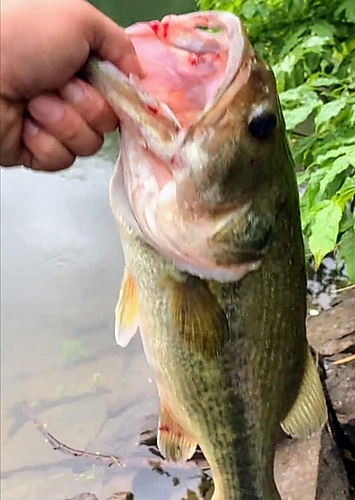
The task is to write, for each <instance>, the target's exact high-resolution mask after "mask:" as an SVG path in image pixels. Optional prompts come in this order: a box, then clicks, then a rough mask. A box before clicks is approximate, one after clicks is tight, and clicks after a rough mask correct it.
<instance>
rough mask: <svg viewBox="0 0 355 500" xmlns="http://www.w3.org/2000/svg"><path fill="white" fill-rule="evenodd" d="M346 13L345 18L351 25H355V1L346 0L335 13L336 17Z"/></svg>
mask: <svg viewBox="0 0 355 500" xmlns="http://www.w3.org/2000/svg"><path fill="white" fill-rule="evenodd" d="M341 12H345V17H346V19H347V21H349V23H355V2H354V0H345V2H342V4H341V5H340V7H339V8H338V9H337V10H336V11H335V15H339V14H340V13H341Z"/></svg>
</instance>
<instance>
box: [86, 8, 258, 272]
mask: <svg viewBox="0 0 355 500" xmlns="http://www.w3.org/2000/svg"><path fill="white" fill-rule="evenodd" d="M126 32H127V34H128V35H129V36H130V38H131V40H132V43H133V45H134V47H135V50H136V52H137V54H138V57H139V59H140V61H141V64H142V66H143V69H144V70H145V73H146V75H145V77H144V78H143V79H142V80H139V79H138V78H137V77H135V76H134V75H130V76H129V77H127V76H126V75H124V74H123V73H122V72H121V71H119V70H118V69H117V68H116V67H115V66H113V65H112V64H110V63H108V62H106V61H97V60H91V61H90V62H89V64H88V74H89V79H90V81H91V82H92V84H93V85H94V86H95V87H96V88H97V89H98V90H99V91H100V92H101V93H102V94H103V95H104V96H105V97H106V99H107V100H108V102H109V103H110V104H111V106H112V107H113V109H114V110H115V111H116V113H117V115H118V117H119V118H120V121H121V150H120V156H119V160H118V163H117V166H116V170H115V173H114V175H113V177H112V179H111V189H110V193H111V194H110V198H111V207H112V209H113V212H114V213H115V214H116V217H117V220H118V221H119V222H122V220H124V221H125V222H126V223H127V224H128V225H129V226H130V227H131V228H132V229H134V231H135V232H136V233H137V234H139V235H141V236H142V237H143V238H144V239H145V240H146V241H147V242H148V243H149V244H150V245H151V246H153V247H154V248H156V249H157V250H158V251H159V252H160V253H161V254H162V255H164V256H165V257H166V258H167V259H169V260H172V261H173V262H174V263H175V264H176V265H177V266H178V268H179V269H180V270H183V271H188V272H190V273H192V274H195V275H197V276H200V277H204V278H212V279H218V280H220V281H232V280H235V279H240V278H241V277H242V276H243V275H244V274H245V273H246V272H248V271H249V270H254V269H256V268H257V266H258V265H259V258H260V257H259V255H258V256H256V261H255V262H250V259H248V262H244V259H243V258H242V261H240V260H238V258H237V252H236V251H235V250H234V249H232V253H233V255H235V256H236V257H235V258H233V259H232V261H228V262H227V260H228V259H227V258H226V257H225V255H226V249H225V243H224V240H223V241H219V240H218V241H217V240H216V234H217V233H218V234H219V233H220V232H221V231H222V232H223V228H225V227H226V226H228V227H229V226H230V227H231V228H232V230H233V231H235V227H236V226H239V227H242V226H243V227H244V225H245V220H246V217H247V214H248V211H249V208H250V203H249V201H246V202H245V203H244V202H243V204H242V205H241V206H239V205H235V204H229V205H228V207H225V210H221V211H220V212H219V214H217V213H215V215H212V216H211V211H210V210H205V208H204V207H205V204H204V203H202V204H201V203H200V201H201V200H200V199H199V196H200V194H199V192H198V189H196V185H195V184H194V181H192V180H191V179H192V174H193V172H192V171H193V170H195V172H196V171H199V172H202V171H205V172H208V171H209V169H210V163H211V158H212V157H213V155H214V154H215V151H216V150H217V151H218V147H219V144H223V143H224V142H225V143H227V142H228V141H230V138H231V133H232V129H233V127H234V122H235V116H234V113H235V108H236V106H238V104H236V103H235V96H236V94H237V93H238V91H239V89H240V88H241V87H242V86H243V85H244V84H245V83H246V82H247V81H248V78H249V75H250V71H251V65H252V62H253V58H254V52H253V49H252V48H251V46H250V44H249V42H248V39H247V36H246V34H245V31H244V29H243V27H242V25H241V23H240V20H239V19H238V18H237V17H236V16H234V15H232V14H230V13H227V12H203V13H193V14H187V15H182V16H175V15H170V16H166V17H165V18H163V19H162V20H161V21H152V22H149V23H137V24H134V25H132V26H130V27H129V28H127V30H126ZM231 110H233V111H231ZM198 207H199V209H198ZM222 208H223V207H222ZM227 208H228V209H227ZM228 238H229V236H228ZM228 238H227V239H228ZM226 241H227V240H226ZM228 241H229V240H228ZM226 244H227V245H228V244H229V243H226ZM232 245H233V242H232Z"/></svg>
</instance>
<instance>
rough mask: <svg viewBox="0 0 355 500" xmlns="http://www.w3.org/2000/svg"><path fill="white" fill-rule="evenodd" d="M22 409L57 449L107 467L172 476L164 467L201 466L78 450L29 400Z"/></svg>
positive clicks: (47, 440) (193, 467)
mask: <svg viewBox="0 0 355 500" xmlns="http://www.w3.org/2000/svg"><path fill="white" fill-rule="evenodd" d="M21 410H22V412H23V413H24V415H25V416H26V417H27V418H28V419H29V420H31V421H32V422H33V423H34V426H35V427H36V429H38V430H39V432H40V433H41V434H42V436H43V437H44V439H45V440H46V442H48V443H49V444H50V445H51V446H52V447H53V449H54V450H55V451H60V452H62V453H64V454H66V455H69V456H71V457H81V458H85V459H89V460H95V461H98V462H100V463H101V464H102V465H106V466H107V467H111V466H112V465H117V466H118V467H134V468H142V467H143V468H146V467H150V468H151V469H152V470H153V471H155V472H158V473H159V474H166V475H168V476H170V475H171V474H170V473H169V472H166V471H165V470H164V467H170V468H174V469H185V470H186V469H195V468H198V467H199V460H192V461H191V462H187V463H185V464H184V463H172V462H168V461H167V460H164V459H159V460H153V459H151V458H146V457H141V458H139V457H137V458H136V457H132V458H128V459H122V458H120V457H118V456H117V455H111V454H106V453H99V452H90V451H84V450H77V449H76V448H72V447H71V446H67V445H66V444H64V443H62V442H61V441H59V439H57V438H55V437H54V436H53V434H51V433H50V432H49V431H48V430H47V427H46V425H45V424H42V423H41V422H40V421H39V420H38V419H37V417H36V416H35V414H34V412H33V410H32V408H31V406H30V405H29V403H28V402H24V403H22V405H21ZM205 464H206V462H204V465H205ZM201 465H202V464H201ZM200 468H201V466H200Z"/></svg>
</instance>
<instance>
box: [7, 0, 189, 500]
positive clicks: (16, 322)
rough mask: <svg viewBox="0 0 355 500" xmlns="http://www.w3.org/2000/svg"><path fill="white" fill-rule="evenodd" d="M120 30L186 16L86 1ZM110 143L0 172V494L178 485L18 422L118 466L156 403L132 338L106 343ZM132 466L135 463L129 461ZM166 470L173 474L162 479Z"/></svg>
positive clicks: (147, 498) (184, 484)
mask: <svg viewBox="0 0 355 500" xmlns="http://www.w3.org/2000/svg"><path fill="white" fill-rule="evenodd" d="M94 3H95V4H96V5H98V6H99V7H100V8H101V9H102V10H103V11H104V12H106V13H107V14H108V15H110V16H111V17H112V18H113V19H115V20H116V21H117V22H119V23H120V24H123V25H128V24H130V23H132V22H135V21H138V20H147V19H154V18H160V17H162V15H164V14H166V13H169V12H175V13H179V12H187V11H189V10H191V9H192V8H193V7H194V4H193V2H190V1H180V0H179V1H177V0H175V1H174V0H171V1H170V2H162V3H161V2H153V1H151V0H150V1H146V0H144V1H143V0H130V2H125V1H121V2H113V1H112V0H102V1H101V2H98V1H97V2H94ZM117 150H118V148H117V141H116V138H115V137H114V136H112V137H110V138H109V139H108V140H107V141H106V143H105V146H104V148H103V150H102V151H101V152H100V154H98V155H96V156H94V157H91V158H88V159H80V160H78V161H77V162H76V163H75V165H74V167H73V168H72V169H70V170H69V171H66V172H60V173H55V174H53V173H50V174H46V173H37V172H31V171H27V170H24V169H3V170H2V171H1V241H2V254H1V334H2V341H1V384H2V387H1V393H2V404H1V418H2V429H1V447H2V461H1V462H2V463H1V498H2V500H18V499H19V498H26V500H64V499H65V498H69V497H71V496H74V495H77V494H79V493H82V492H84V491H89V492H91V493H95V494H96V495H97V496H98V498H99V499H100V500H101V499H105V498H106V497H107V496H109V495H111V494H112V493H113V492H115V491H125V490H134V493H135V500H153V499H154V500H168V499H169V500H170V499H171V500H180V499H181V498H183V497H184V496H186V491H187V488H188V487H189V486H190V487H194V486H195V484H196V472H195V471H187V472H181V471H180V473H179V478H180V482H179V484H177V485H176V486H174V485H173V482H172V478H171V477H167V476H166V475H159V474H157V473H156V472H152V471H150V470H149V468H147V467H138V468H131V467H130V468H125V469H120V468H118V467H111V468H110V469H108V468H107V467H105V466H102V465H100V464H93V462H90V461H86V460H83V459H76V458H71V457H68V456H66V455H63V454H61V453H60V452H57V451H54V450H53V449H52V448H51V446H50V445H49V444H48V443H46V442H45V441H44V439H43V438H42V436H41V435H40V433H39V432H38V431H37V429H36V428H35V427H34V425H33V424H32V423H31V422H30V421H29V420H28V418H26V416H24V414H23V412H22V409H21V406H20V404H21V403H22V402H23V401H29V402H30V403H31V404H32V405H33V410H34V412H35V414H36V415H37V416H38V417H39V418H40V419H41V420H42V421H43V422H45V423H47V424H48V429H49V430H50V431H51V432H52V433H53V434H54V435H55V436H56V437H57V438H59V439H60V440H62V441H64V442H65V443H67V444H68V445H70V446H73V447H76V448H82V449H88V450H92V451H102V452H108V453H116V454H118V455H121V456H124V457H126V458H131V459H132V458H133V457H141V456H144V455H146V456H147V455H148V454H149V452H148V451H147V450H146V449H144V448H142V447H139V446H137V442H138V439H139V433H140V431H141V429H142V428H145V427H147V425H148V424H147V421H146V419H147V417H149V415H152V414H155V413H156V412H157V404H158V399H157V395H156V388H155V384H154V383H153V382H152V380H151V372H150V369H149V367H148V365H147V363H146V360H145V357H144V355H143V351H142V346H141V342H140V339H139V337H137V338H135V339H133V341H132V343H131V344H130V345H129V346H128V347H127V348H126V349H120V348H119V347H118V346H116V344H115V341H114V335H113V324H114V315H113V311H114V307H115V303H116V300H117V295H118V291H119V286H120V282H121V278H122V272H123V259H122V252H121V247H120V242H119V238H118V233H117V229H116V226H115V224H114V221H113V217H112V214H111V211H110V208H109V203H108V182H109V178H110V176H111V174H112V170H113V164H114V161H115V159H116V157H117ZM138 463H139V461H138ZM173 472H174V471H173Z"/></svg>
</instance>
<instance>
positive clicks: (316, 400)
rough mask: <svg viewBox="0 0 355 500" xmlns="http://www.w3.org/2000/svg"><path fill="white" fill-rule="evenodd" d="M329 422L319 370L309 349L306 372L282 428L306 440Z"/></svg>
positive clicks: (287, 432)
mask: <svg viewBox="0 0 355 500" xmlns="http://www.w3.org/2000/svg"><path fill="white" fill-rule="evenodd" d="M326 421H327V407H326V402H325V397H324V393H323V388H322V384H321V381H320V378H319V374H318V370H317V367H316V364H315V362H314V359H313V356H312V353H311V350H310V349H309V348H308V353H307V360H306V367H305V372H304V375H303V379H302V382H301V386H300V389H299V392H298V396H297V398H296V401H295V402H294V403H293V406H292V408H291V410H290V411H289V413H288V415H287V416H286V418H285V419H284V420H283V422H281V428H282V430H283V431H284V432H286V434H288V435H290V436H292V437H295V438H300V439H303V438H306V437H309V436H311V435H312V434H313V433H314V432H316V431H318V430H319V429H321V428H322V427H323V425H324V424H325V422H326Z"/></svg>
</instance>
